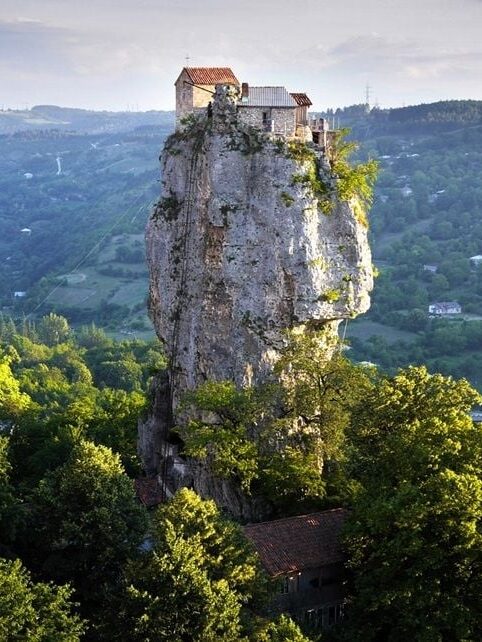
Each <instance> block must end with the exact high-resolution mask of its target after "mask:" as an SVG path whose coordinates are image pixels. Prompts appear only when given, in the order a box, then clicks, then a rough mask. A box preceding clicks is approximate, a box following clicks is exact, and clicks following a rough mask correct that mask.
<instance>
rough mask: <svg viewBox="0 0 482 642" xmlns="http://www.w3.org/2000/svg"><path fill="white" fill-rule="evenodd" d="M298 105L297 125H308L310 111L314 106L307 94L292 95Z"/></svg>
mask: <svg viewBox="0 0 482 642" xmlns="http://www.w3.org/2000/svg"><path fill="white" fill-rule="evenodd" d="M291 97H292V98H293V99H294V101H295V103H296V124H297V125H308V109H309V108H310V107H311V106H312V105H313V103H312V102H311V100H310V99H309V98H308V96H307V95H306V94H299V93H292V94H291Z"/></svg>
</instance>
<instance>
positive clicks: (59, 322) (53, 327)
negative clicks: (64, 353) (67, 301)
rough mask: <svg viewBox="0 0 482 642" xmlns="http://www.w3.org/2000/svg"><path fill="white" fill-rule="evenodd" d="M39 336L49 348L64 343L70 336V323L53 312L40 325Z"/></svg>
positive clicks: (43, 318)
mask: <svg viewBox="0 0 482 642" xmlns="http://www.w3.org/2000/svg"><path fill="white" fill-rule="evenodd" d="M38 336H39V338H40V340H41V341H42V343H45V344H46V345H48V346H55V345H57V344H59V343H63V342H64V341H67V339H68V338H69V336H70V327H69V322H68V321H67V319H66V318H65V317H62V316H60V315H59V314H55V313H54V312H51V313H50V314H48V315H46V316H44V317H42V318H41V320H40V323H39V325H38Z"/></svg>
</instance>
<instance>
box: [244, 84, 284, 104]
mask: <svg viewBox="0 0 482 642" xmlns="http://www.w3.org/2000/svg"><path fill="white" fill-rule="evenodd" d="M248 91H249V93H248V96H247V98H246V99H243V100H241V101H240V102H239V103H238V105H239V107H296V102H295V100H294V98H292V97H291V96H290V94H289V93H288V92H287V91H286V89H285V88H284V87H251V86H250V87H249V90H248Z"/></svg>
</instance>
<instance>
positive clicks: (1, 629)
mask: <svg viewBox="0 0 482 642" xmlns="http://www.w3.org/2000/svg"><path fill="white" fill-rule="evenodd" d="M71 595H72V591H71V589H69V588H68V587H67V586H59V587H57V586H54V585H53V584H44V583H34V582H32V580H31V579H30V575H29V573H28V571H27V570H26V569H25V568H23V567H22V564H21V563H20V561H19V560H15V561H7V560H4V559H1V558H0V639H1V640H3V641H4V642H10V641H11V642H14V641H16V640H28V642H53V641H54V640H55V642H76V641H77V640H80V638H81V635H82V633H83V631H84V629H85V625H84V622H83V621H82V620H81V619H80V618H79V616H78V615H75V614H73V613H72V608H73V606H74V605H73V604H72V602H71V600H70V598H71Z"/></svg>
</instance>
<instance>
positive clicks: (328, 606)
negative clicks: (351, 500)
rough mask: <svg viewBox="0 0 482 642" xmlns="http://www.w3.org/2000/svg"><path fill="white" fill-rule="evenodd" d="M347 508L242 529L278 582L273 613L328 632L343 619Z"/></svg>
mask: <svg viewBox="0 0 482 642" xmlns="http://www.w3.org/2000/svg"><path fill="white" fill-rule="evenodd" d="M347 515H348V512H347V511H346V510H345V509H343V508H337V509H334V510H327V511H322V512H319V513H311V514H309V515H299V516H298V517H288V518H284V519H276V520H273V521H270V522H262V523H260V524H249V525H247V526H245V527H244V534H245V535H246V537H247V538H248V540H249V541H250V542H251V544H252V545H253V547H254V549H255V550H256V551H257V553H258V555H259V557H260V559H261V563H262V565H263V567H264V569H265V570H266V572H267V574H268V575H269V576H270V577H271V578H272V579H273V580H275V581H276V582H277V583H278V588H279V592H278V594H277V596H276V597H275V598H274V600H273V603H272V609H273V611H275V612H277V613H288V614H290V615H291V616H292V617H293V618H294V619H296V620H298V621H299V622H304V623H306V624H309V625H310V626H314V627H319V628H328V627H331V626H333V625H335V624H336V623H337V622H338V621H339V620H340V619H342V617H343V603H344V593H343V585H342V580H343V568H344V566H343V562H344V559H345V558H344V554H343V551H342V548H341V543H340V534H341V529H342V527H343V524H344V522H345V520H346V517H347Z"/></svg>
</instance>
